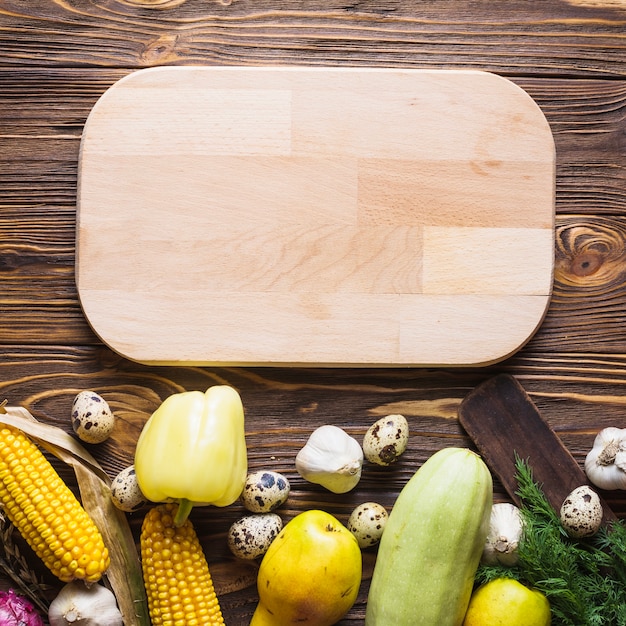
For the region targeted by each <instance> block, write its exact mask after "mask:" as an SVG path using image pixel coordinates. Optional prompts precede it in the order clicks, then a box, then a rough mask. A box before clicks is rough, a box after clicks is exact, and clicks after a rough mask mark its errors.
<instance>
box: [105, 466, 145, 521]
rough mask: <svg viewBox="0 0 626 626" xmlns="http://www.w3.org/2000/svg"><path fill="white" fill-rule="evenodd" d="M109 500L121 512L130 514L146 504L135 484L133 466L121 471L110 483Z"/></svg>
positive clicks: (135, 477) (135, 476)
mask: <svg viewBox="0 0 626 626" xmlns="http://www.w3.org/2000/svg"><path fill="white" fill-rule="evenodd" d="M111 499H112V500H113V504H114V505H115V506H116V507H117V508H118V509H121V510H122V511H126V512H128V513H132V512H133V511H137V510H138V509H140V508H141V507H142V506H144V504H146V503H147V501H148V500H147V498H146V497H145V496H144V495H143V493H142V492H141V489H140V488H139V484H138V483H137V474H135V466H134V465H130V466H129V467H127V468H125V469H123V470H122V471H121V472H120V473H119V474H118V475H117V476H116V477H115V478H114V479H113V481H112V482H111Z"/></svg>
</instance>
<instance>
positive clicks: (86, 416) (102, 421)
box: [72, 391, 115, 443]
mask: <svg viewBox="0 0 626 626" xmlns="http://www.w3.org/2000/svg"><path fill="white" fill-rule="evenodd" d="M114 426H115V416H114V415H113V412H112V411H111V409H110V408H109V405H108V403H107V401H106V400H105V399H104V398H103V397H102V396H100V395H99V394H97V393H96V392H95V391H81V392H80V393H79V394H78V395H77V396H76V397H75V398H74V402H73V404H72V428H73V429H74V432H75V433H76V434H77V435H78V438H79V439H81V440H82V441H84V442H86V443H102V442H103V441H105V440H106V439H108V438H109V436H110V435H111V432H112V431H113V427H114Z"/></svg>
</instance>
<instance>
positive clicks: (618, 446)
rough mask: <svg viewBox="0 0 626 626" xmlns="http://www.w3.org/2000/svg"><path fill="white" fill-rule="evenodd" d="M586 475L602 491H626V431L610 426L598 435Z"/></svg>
mask: <svg viewBox="0 0 626 626" xmlns="http://www.w3.org/2000/svg"><path fill="white" fill-rule="evenodd" d="M585 473H586V474H587V478H589V480H590V481H591V482H592V483H593V484H594V485H595V486H596V487H599V488H600V489H607V490H612V489H626V429H624V428H615V427H612V426H609V427H607V428H604V429H603V430H601V431H600V432H599V433H598V434H597V435H596V438H595V441H594V442H593V447H592V448H591V450H590V451H589V453H588V454H587V457H586V459H585Z"/></svg>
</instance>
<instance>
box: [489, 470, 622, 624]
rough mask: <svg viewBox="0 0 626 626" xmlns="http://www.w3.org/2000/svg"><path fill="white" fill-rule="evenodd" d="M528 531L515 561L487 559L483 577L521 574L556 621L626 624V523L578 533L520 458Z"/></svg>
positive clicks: (521, 578)
mask: <svg viewBox="0 0 626 626" xmlns="http://www.w3.org/2000/svg"><path fill="white" fill-rule="evenodd" d="M517 472H518V473H517V480H518V484H519V494H520V496H521V498H522V502H523V505H522V507H521V509H520V510H521V514H522V518H523V523H524V532H523V535H522V538H521V540H520V543H519V548H518V551H519V558H518V561H517V564H516V565H515V566H514V567H506V566H501V565H500V566H492V565H481V566H480V567H479V570H478V573H477V580H478V581H479V582H486V581H489V580H494V579H498V578H501V577H505V578H513V579H515V580H519V581H521V582H523V583H525V584H527V585H529V586H531V587H533V588H535V589H538V590H539V591H541V592H542V593H544V594H545V595H546V597H547V598H548V600H549V602H550V606H551V610H552V618H553V619H552V624H553V626H565V625H567V626H592V625H596V624H598V625H600V624H602V625H606V626H609V625H611V626H624V625H625V624H626V525H625V524H624V523H623V522H622V521H619V522H617V523H615V524H613V525H611V527H607V526H604V527H602V528H600V529H599V530H598V532H597V533H596V534H594V535H593V536H591V537H586V538H582V539H580V538H572V537H571V536H570V535H568V533H567V531H566V529H565V528H564V527H563V524H562V521H561V516H560V512H559V511H556V510H555V509H554V508H553V507H552V506H551V505H550V504H549V503H548V502H547V500H546V498H545V496H544V494H543V492H542V490H541V487H540V485H538V484H537V483H535V481H534V479H533V473H532V468H531V467H529V466H528V465H527V464H526V462H525V461H523V460H522V459H518V460H517Z"/></svg>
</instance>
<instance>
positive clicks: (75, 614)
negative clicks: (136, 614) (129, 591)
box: [48, 580, 124, 626]
mask: <svg viewBox="0 0 626 626" xmlns="http://www.w3.org/2000/svg"><path fill="white" fill-rule="evenodd" d="M48 620H49V621H50V626H67V625H68V624H77V625H80V626H124V622H123V621H122V614H121V613H120V610H119V609H118V608H117V602H116V600H115V595H113V592H112V591H110V590H109V589H107V588H106V587H104V586H103V585H100V584H94V585H90V586H87V585H85V583H84V582H83V581H82V580H75V581H73V582H71V583H67V584H66V585H65V586H64V587H63V588H62V589H61V591H59V593H58V595H57V596H56V598H55V599H54V600H53V601H52V602H51V603H50V608H49V609H48Z"/></svg>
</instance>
